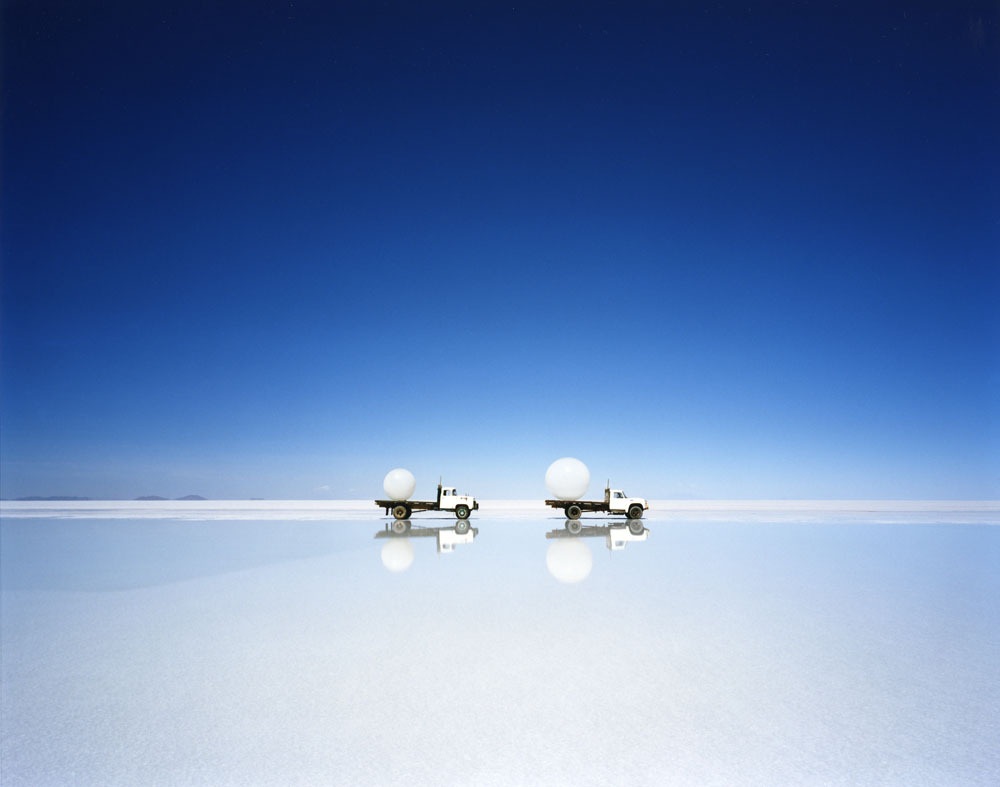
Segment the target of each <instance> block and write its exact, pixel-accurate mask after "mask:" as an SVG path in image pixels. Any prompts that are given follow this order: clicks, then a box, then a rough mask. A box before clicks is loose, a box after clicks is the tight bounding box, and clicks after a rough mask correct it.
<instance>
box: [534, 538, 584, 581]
mask: <svg viewBox="0 0 1000 787" xmlns="http://www.w3.org/2000/svg"><path fill="white" fill-rule="evenodd" d="M545 565H546V566H547V567H548V569H549V573H550V574H551V575H552V576H554V577H555V578H556V579H558V580H559V581H560V582H565V583H566V584H568V585H571V584H573V583H574V582H582V581H583V580H585V579H586V578H587V577H589V576H590V569H592V568H593V567H594V556H593V555H592V554H591V553H590V547H588V546H587V545H586V544H585V543H584V542H583V541H581V540H580V539H579V538H557V539H554V540H553V541H552V544H551V545H550V546H549V551H548V552H547V553H546V554H545Z"/></svg>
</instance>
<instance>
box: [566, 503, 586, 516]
mask: <svg viewBox="0 0 1000 787" xmlns="http://www.w3.org/2000/svg"><path fill="white" fill-rule="evenodd" d="M582 513H583V509H582V508H580V506H566V516H568V517H569V518H570V519H579V518H580V514H582Z"/></svg>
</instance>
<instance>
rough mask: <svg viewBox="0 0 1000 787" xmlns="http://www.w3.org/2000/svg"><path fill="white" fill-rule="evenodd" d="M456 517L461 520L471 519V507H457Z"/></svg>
mask: <svg viewBox="0 0 1000 787" xmlns="http://www.w3.org/2000/svg"><path fill="white" fill-rule="evenodd" d="M455 516H457V517H458V518H459V519H468V518H469V507H468V506H455Z"/></svg>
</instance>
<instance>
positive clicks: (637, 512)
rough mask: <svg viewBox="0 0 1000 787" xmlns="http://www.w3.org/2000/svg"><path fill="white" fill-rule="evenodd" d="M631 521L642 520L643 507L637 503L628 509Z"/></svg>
mask: <svg viewBox="0 0 1000 787" xmlns="http://www.w3.org/2000/svg"><path fill="white" fill-rule="evenodd" d="M628 518H629V519H642V506H641V505H639V504H638V503H636V504H635V505H631V506H629V507H628Z"/></svg>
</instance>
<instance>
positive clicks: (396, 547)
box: [382, 538, 413, 574]
mask: <svg viewBox="0 0 1000 787" xmlns="http://www.w3.org/2000/svg"><path fill="white" fill-rule="evenodd" d="M412 563H413V542H412V541H410V539H408V538H390V539H389V540H388V541H386V542H385V543H384V544H383V545H382V565H383V566H385V567H386V568H387V569H389V570H390V571H392V572H393V573H396V574H398V573H399V572H401V571H406V569H408V568H409V567H410V565H411V564H412Z"/></svg>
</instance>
